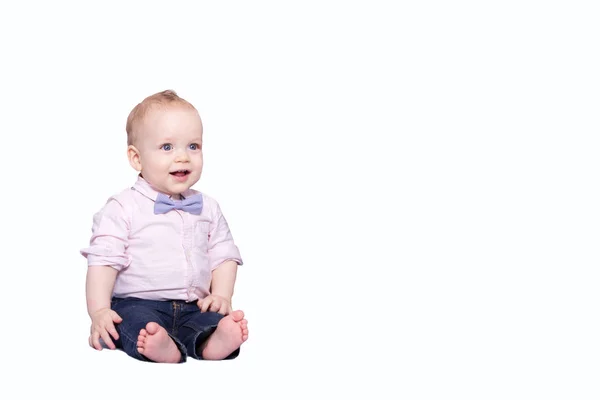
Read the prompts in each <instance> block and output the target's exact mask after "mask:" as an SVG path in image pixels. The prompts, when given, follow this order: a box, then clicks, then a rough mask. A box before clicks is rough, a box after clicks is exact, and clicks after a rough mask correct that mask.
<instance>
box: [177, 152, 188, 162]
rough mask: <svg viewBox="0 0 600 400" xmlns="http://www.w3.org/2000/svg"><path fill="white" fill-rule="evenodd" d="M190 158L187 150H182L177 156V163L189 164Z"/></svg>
mask: <svg viewBox="0 0 600 400" xmlns="http://www.w3.org/2000/svg"><path fill="white" fill-rule="evenodd" d="M188 161H190V156H189V154H188V152H187V151H186V150H180V151H178V152H177V153H176V154H175V162H188Z"/></svg>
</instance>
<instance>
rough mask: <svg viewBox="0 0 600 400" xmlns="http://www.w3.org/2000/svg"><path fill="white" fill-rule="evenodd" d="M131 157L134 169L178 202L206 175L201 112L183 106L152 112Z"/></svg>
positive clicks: (128, 151)
mask: <svg viewBox="0 0 600 400" xmlns="http://www.w3.org/2000/svg"><path fill="white" fill-rule="evenodd" d="M127 154H128V157H129V163H130V164H131V166H132V167H133V168H134V169H136V170H137V171H140V172H141V174H142V176H143V178H144V179H145V180H146V181H148V183H150V185H152V186H153V187H154V189H156V190H157V191H159V192H163V193H165V194H167V195H170V196H174V197H175V198H178V197H179V194H181V193H183V192H185V191H186V190H187V189H189V188H190V187H191V186H192V185H194V184H195V183H196V182H198V180H199V179H200V175H201V174H202V163H203V160H202V121H201V120H200V116H199V115H198V112H197V111H196V110H194V109H190V108H186V107H183V106H169V107H168V108H155V109H151V110H149V112H148V114H147V115H146V116H145V118H144V120H143V121H142V123H141V126H140V129H139V133H138V135H137V137H136V140H135V143H134V144H133V145H131V146H129V147H128V149H127Z"/></svg>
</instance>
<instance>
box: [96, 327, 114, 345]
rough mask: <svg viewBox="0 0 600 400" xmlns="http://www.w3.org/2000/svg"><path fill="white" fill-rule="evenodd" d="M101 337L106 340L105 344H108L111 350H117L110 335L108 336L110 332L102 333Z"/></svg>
mask: <svg viewBox="0 0 600 400" xmlns="http://www.w3.org/2000/svg"><path fill="white" fill-rule="evenodd" d="M100 336H102V340H104V343H106V345H107V346H108V348H109V349H111V350H114V349H115V345H114V343H113V342H112V340H110V335H109V334H108V331H107V330H106V329H104V330H102V333H101V334H100Z"/></svg>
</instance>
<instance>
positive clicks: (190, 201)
mask: <svg viewBox="0 0 600 400" xmlns="http://www.w3.org/2000/svg"><path fill="white" fill-rule="evenodd" d="M171 210H182V211H186V212H189V213H190V214H196V215H197V214H200V213H201V212H202V195H201V194H195V195H193V196H190V197H188V198H186V199H183V200H171V198H170V197H169V196H167V195H165V194H162V193H159V194H158V196H156V201H155V202H154V214H164V213H166V212H169V211H171Z"/></svg>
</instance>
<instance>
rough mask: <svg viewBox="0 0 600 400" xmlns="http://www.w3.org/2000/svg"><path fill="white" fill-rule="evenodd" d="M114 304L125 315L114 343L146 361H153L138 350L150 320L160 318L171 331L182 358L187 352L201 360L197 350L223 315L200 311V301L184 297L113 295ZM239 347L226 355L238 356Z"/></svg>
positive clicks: (158, 322) (170, 334)
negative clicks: (149, 298) (159, 299)
mask: <svg viewBox="0 0 600 400" xmlns="http://www.w3.org/2000/svg"><path fill="white" fill-rule="evenodd" d="M111 308H112V309H113V310H114V311H115V312H116V313H117V314H119V315H120V316H121V318H123V321H122V322H121V323H120V324H115V327H116V329H117V332H118V333H119V339H118V340H115V341H114V343H115V345H116V346H117V348H119V349H122V350H123V351H125V353H127V354H128V355H129V356H131V357H134V358H137V359H138V360H142V361H151V360H149V359H148V358H146V357H144V356H143V355H142V354H140V353H139V352H138V350H137V338H138V335H139V334H140V330H141V329H142V328H145V327H146V324H147V323H148V322H156V323H157V324H159V325H160V326H162V327H163V328H165V330H166V331H167V333H168V334H169V336H170V337H171V339H173V341H174V342H175V344H176V345H177V347H178V348H179V351H180V352H181V359H180V360H179V362H185V361H186V359H187V356H190V357H192V358H195V359H198V360H201V359H202V354H198V353H197V349H198V346H199V345H200V344H202V342H204V341H205V340H206V339H207V338H208V337H209V336H210V335H211V334H212V333H213V332H214V331H215V330H216V329H217V324H218V323H219V321H220V320H221V318H223V315H221V314H218V313H215V312H210V311H207V312H204V313H203V312H200V308H199V307H198V305H197V304H196V302H192V303H186V302H185V301H183V300H165V301H157V300H144V299H138V298H136V297H127V298H117V297H113V298H112V301H111ZM238 354H239V349H237V350H235V351H234V352H233V353H231V354H230V355H229V356H227V357H226V359H232V358H235V357H237V356H238Z"/></svg>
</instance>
